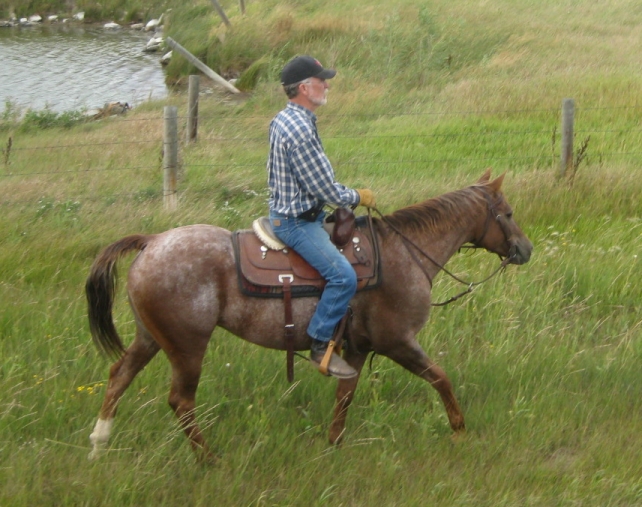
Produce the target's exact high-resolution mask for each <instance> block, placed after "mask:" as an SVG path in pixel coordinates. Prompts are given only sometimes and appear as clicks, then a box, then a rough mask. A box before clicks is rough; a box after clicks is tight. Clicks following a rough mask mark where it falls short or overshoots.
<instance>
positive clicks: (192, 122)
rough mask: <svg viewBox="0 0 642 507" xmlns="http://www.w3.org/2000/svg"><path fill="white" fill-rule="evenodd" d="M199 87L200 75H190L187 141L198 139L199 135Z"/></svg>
mask: <svg viewBox="0 0 642 507" xmlns="http://www.w3.org/2000/svg"><path fill="white" fill-rule="evenodd" d="M198 89H199V77H198V76H196V75H191V76H190V77H189V93H188V105H187V136H186V139H185V142H186V143H188V144H189V143H191V142H193V141H196V136H197V135H198Z"/></svg>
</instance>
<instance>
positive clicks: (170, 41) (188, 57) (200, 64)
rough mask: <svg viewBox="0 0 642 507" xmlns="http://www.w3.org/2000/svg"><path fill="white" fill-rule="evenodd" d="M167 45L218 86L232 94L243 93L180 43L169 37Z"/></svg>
mask: <svg viewBox="0 0 642 507" xmlns="http://www.w3.org/2000/svg"><path fill="white" fill-rule="evenodd" d="M165 43H166V44H167V45H168V46H169V47H170V48H172V49H173V50H175V51H176V52H177V53H180V54H181V55H182V56H184V57H185V59H186V60H187V61H188V62H189V63H191V64H192V65H193V66H194V67H196V68H197V69H198V70H200V71H201V72H202V73H203V74H205V75H206V76H207V77H209V78H210V79H211V80H213V81H216V82H217V83H218V84H220V85H222V86H224V87H225V88H227V89H228V90H229V91H231V92H232V93H241V91H240V90H238V89H237V88H236V87H235V86H234V85H233V84H231V83H229V82H228V81H226V80H225V79H224V78H222V77H221V76H219V75H218V74H217V73H216V72H214V71H213V70H212V69H210V68H209V67H208V66H207V65H205V64H204V63H203V62H201V61H200V60H199V59H198V58H196V57H195V56H194V55H193V54H192V53H190V52H189V51H188V50H187V49H185V48H184V47H183V46H181V45H180V44H179V43H178V42H176V41H175V40H174V39H172V38H171V37H167V38H166V39H165Z"/></svg>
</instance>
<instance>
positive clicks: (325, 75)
mask: <svg viewBox="0 0 642 507" xmlns="http://www.w3.org/2000/svg"><path fill="white" fill-rule="evenodd" d="M336 74H337V71H336V70H334V69H324V68H323V65H321V63H320V62H319V60H317V59H316V58H312V57H311V56H307V55H304V56H297V57H295V58H293V59H292V60H290V61H289V62H288V63H287V64H286V65H285V67H283V70H282V71H281V84H282V85H283V86H287V85H291V84H294V83H298V82H300V81H303V80H305V79H308V78H309V77H317V78H319V79H330V78H333V77H334V76H336Z"/></svg>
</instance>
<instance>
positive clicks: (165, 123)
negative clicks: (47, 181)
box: [0, 99, 642, 209]
mask: <svg viewBox="0 0 642 507" xmlns="http://www.w3.org/2000/svg"><path fill="white" fill-rule="evenodd" d="M190 107H192V106H190ZM640 109H642V106H635V105H634V106H619V107H608V108H607V107H585V108H581V109H576V108H575V105H574V103H573V102H572V101H570V99H566V100H565V101H564V102H563V106H562V112H561V121H560V110H559V109H557V110H552V109H550V110H547V109H516V110H500V111H498V110H470V111H434V112H422V113H415V112H401V113H398V114H372V115H370V114H361V115H350V118H351V119H354V118H364V119H380V118H381V119H383V118H387V119H390V118H399V119H403V118H404V117H413V118H415V119H416V118H421V117H426V118H428V117H443V118H453V117H454V118H465V117H473V116H474V117H481V116H485V115H488V116H494V117H502V116H503V117H506V116H513V117H519V116H524V117H527V116H532V115H534V114H540V115H542V114H544V115H550V118H551V123H550V124H551V125H552V127H551V128H547V129H544V128H542V129H511V128H509V129H505V128H490V127H488V126H482V127H471V126H465V125H466V124H465V122H463V123H460V125H464V126H461V127H460V128H459V130H456V131H453V130H452V128H451V127H449V131H447V132H440V131H438V130H439V129H438V128H437V129H436V130H437V131H436V132H433V133H421V132H419V133H401V134H395V133H392V134H391V133H381V134H379V133H369V132H365V133H359V132H342V131H341V130H340V129H336V130H335V131H333V132H331V133H326V134H324V136H323V139H324V143H331V144H332V145H333V147H337V146H342V145H344V144H345V145H347V144H349V143H351V142H357V143H360V144H363V143H367V142H370V141H376V142H387V141H390V142H395V143H399V142H400V141H403V142H420V143H421V142H424V141H425V142H429V141H430V140H435V139H440V140H442V141H443V140H450V141H457V140H466V141H468V144H477V145H479V146H484V142H483V140H484V139H485V140H489V139H493V140H494V142H497V140H498V139H499V140H501V142H503V143H507V142H508V141H507V140H509V139H514V138H516V137H518V136H533V137H536V138H537V139H541V141H542V142H541V145H540V148H539V150H538V152H537V153H518V154H506V155H505V156H498V155H497V154H490V155H489V154H485V153H484V150H483V149H480V150H479V151H477V152H472V153H471V154H469V155H467V156H465V155H462V156H448V157H436V158H425V157H419V158H416V159H413V158H409V157H408V156H407V154H404V155H403V157H400V159H398V160H384V159H382V158H381V157H371V158H364V157H363V156H359V157H358V158H354V157H348V158H347V159H345V160H341V165H342V166H355V167H356V166H363V165H373V164H376V165H377V166H379V167H383V168H385V167H398V166H400V165H406V166H412V165H413V164H460V163H475V162H476V163H479V164H488V163H501V164H503V165H509V166H510V165H511V164H513V165H525V164H531V165H536V164H543V163H545V164H546V165H547V166H550V165H551V164H554V163H555V160H554V159H555V157H559V162H558V163H559V174H560V176H565V175H566V176H569V177H570V178H572V177H573V176H574V173H575V171H576V170H577V166H578V165H579V164H580V163H581V162H582V161H583V160H584V159H585V157H586V156H587V146H588V142H589V140H590V139H591V138H592V137H593V136H602V137H604V138H606V137H610V138H611V139H610V143H609V144H610V145H612V146H615V145H618V144H619V145H620V146H621V149H620V150H611V151H600V153H599V158H600V160H601V161H602V162H604V161H608V160H610V161H614V160H621V159H627V158H628V159H634V160H635V159H638V158H641V159H642V149H640V148H639V147H640V141H641V139H642V128H640V127H639V126H635V125H633V126H631V128H608V126H606V127H603V128H595V127H586V126H585V125H584V124H583V122H581V121H580V122H576V118H575V114H576V113H578V112H579V113H580V114H584V115H587V114H591V113H594V112H598V113H600V114H608V115H618V114H623V113H628V114H630V113H631V111H632V110H635V111H639V110H640ZM344 117H347V115H334V117H332V116H330V115H324V119H325V120H326V121H327V122H328V123H331V122H332V121H333V120H340V119H341V118H344ZM238 118H239V116H238V115H235V116H232V115H230V116H229V117H225V116H218V117H207V116H200V117H198V118H197V119H196V120H195V119H194V118H193V117H192V116H190V114H188V115H186V116H178V114H177V108H175V107H173V106H172V107H166V108H165V109H164V111H163V116H161V115H154V116H149V117H136V118H134V119H129V118H126V117H125V118H118V121H122V122H130V121H131V122H140V123H141V124H144V123H146V122H149V124H150V125H151V126H148V127H147V128H145V129H141V130H145V131H150V137H149V138H144V139H142V140H130V139H120V140H115V141H111V140H110V141H104V142H96V143H78V144H72V143H66V142H65V141H64V138H63V137H61V142H60V143H59V144H47V145H43V146H25V145H21V144H20V140H19V136H18V135H17V134H14V135H13V136H11V137H9V138H8V140H7V141H6V143H2V141H1V140H0V147H1V150H2V151H1V160H2V162H3V164H2V169H1V170H0V185H2V182H3V181H4V182H8V181H15V180H20V181H21V182H22V183H24V184H28V183H29V180H30V179H31V178H43V177H44V178H46V177H60V176H63V175H74V174H83V173H84V174H89V173H112V172H117V173H122V174H126V173H141V172H145V171H158V170H159V169H161V168H162V172H163V174H162V177H159V178H158V182H159V186H160V185H161V184H162V186H163V191H162V193H160V195H162V198H163V201H164V203H165V207H166V208H169V209H174V208H175V207H176V205H177V199H176V197H177V194H178V193H179V192H180V189H179V188H177V181H178V178H177V170H178V166H179V153H178V150H179V149H181V146H182V150H183V152H184V153H182V154H181V155H183V156H182V157H180V158H181V159H182V161H181V162H180V165H181V167H180V168H181V170H182V171H189V170H190V169H191V168H212V169H221V170H238V169H241V168H248V169H250V168H256V169H257V170H265V157H266V156H267V133H266V132H261V133H260V134H258V135H247V136H226V135H222V134H215V133H213V130H214V129H212V130H211V131H210V132H207V133H205V134H202V135H201V136H198V137H197V135H196V132H193V131H190V130H189V129H190V128H196V127H195V126H196V125H198V124H205V123H206V122H207V123H210V124H211V123H214V124H216V123H220V124H225V123H227V122H229V121H232V120H234V119H238ZM555 118H557V121H555ZM243 119H244V120H257V121H260V122H263V123H265V125H267V124H268V123H269V121H270V119H271V118H266V117H261V116H252V115H249V116H245V117H243ZM335 123H338V124H341V122H340V121H338V122H335ZM586 123H590V122H586ZM179 124H180V125H181V127H180V128H179ZM559 125H561V128H559V129H558V126H559ZM578 127H579V128H578ZM186 134H187V135H186ZM181 137H182V138H183V139H185V138H187V140H186V142H185V143H183V144H182V145H181V143H180V142H179V139H180V138H181ZM197 139H198V140H197ZM471 139H475V140H476V143H470V140H471ZM578 139H583V141H581V145H580V147H579V148H578V149H577V150H576V151H574V145H573V142H574V140H578ZM196 140H197V141H196ZM196 143H217V145H219V146H225V145H227V146H230V145H239V144H240V145H247V144H248V143H252V144H257V145H261V144H263V145H264V146H265V153H264V155H265V156H263V157H261V158H260V160H256V161H254V160H250V161H248V162H243V163H221V162H213V163H211V164H203V163H189V162H188V161H186V160H187V158H188V157H187V156H185V154H186V153H187V152H188V151H189V150H190V149H192V146H193V145H194V144H196ZM3 144H4V146H3ZM546 145H548V146H547V147H546ZM149 146H151V147H158V149H159V158H158V161H154V163H149V164H141V165H132V166H124V167H116V166H114V165H113V164H114V162H112V161H110V160H105V161H104V162H102V164H101V161H100V157H98V162H97V163H96V164H92V165H87V166H80V167H73V168H64V169H63V168H60V167H57V168H56V167H54V168H51V165H48V164H43V165H42V168H41V169H39V170H35V171H33V170H26V169H25V167H26V164H21V162H20V160H21V159H22V160H27V159H29V158H30V157H32V156H34V155H35V154H37V156H39V157H43V159H44V160H45V161H46V160H48V159H52V158H54V155H53V154H55V153H61V152H62V155H61V156H60V157H59V158H62V159H64V152H65V151H69V150H72V151H73V150H80V149H84V150H88V151H90V152H92V153H94V154H96V153H100V152H101V151H105V152H110V153H111V152H113V150H137V149H139V148H140V149H143V148H146V147H149ZM107 155H109V153H107ZM545 159H546V160H545ZM59 164H60V162H59ZM32 166H33V164H30V167H32ZM161 181H162V182H163V183H161ZM2 186H5V185H2ZM152 194H153V195H154V196H159V193H152ZM114 196H118V197H119V198H128V197H129V198H132V199H136V198H140V196H141V192H140V190H139V191H134V192H131V193H127V192H125V193H122V192H120V193H116V194H114ZM100 198H103V197H100ZM70 199H74V200H80V199H82V200H86V201H92V200H94V199H99V198H98V197H95V196H93V195H92V194H81V195H75V196H73V198H70ZM32 202H34V201H33V200H32V199H30V200H29V201H25V200H20V199H15V198H14V199H12V198H11V196H7V195H6V194H5V195H4V196H2V197H0V206H4V207H6V206H15V205H21V204H26V203H32Z"/></svg>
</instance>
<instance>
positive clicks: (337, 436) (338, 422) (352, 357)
mask: <svg viewBox="0 0 642 507" xmlns="http://www.w3.org/2000/svg"><path fill="white" fill-rule="evenodd" d="M367 357H368V354H367V353H366V354H359V353H352V352H351V351H350V349H348V350H347V351H346V353H345V355H344V359H345V360H346V362H347V363H348V364H349V365H350V366H352V367H353V368H354V369H355V370H357V372H358V373H359V375H357V376H356V377H353V378H350V379H342V380H339V385H338V386H337V396H336V399H337V404H336V406H335V408H334V417H333V419H332V423H331V424H330V443H331V444H339V443H341V439H342V438H343V433H344V431H345V427H346V417H347V415H348V408H349V407H350V404H351V403H352V399H353V398H354V393H355V391H356V390H357V383H358V382H359V377H360V375H361V369H362V368H363V365H364V363H365V361H366V358H367Z"/></svg>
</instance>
